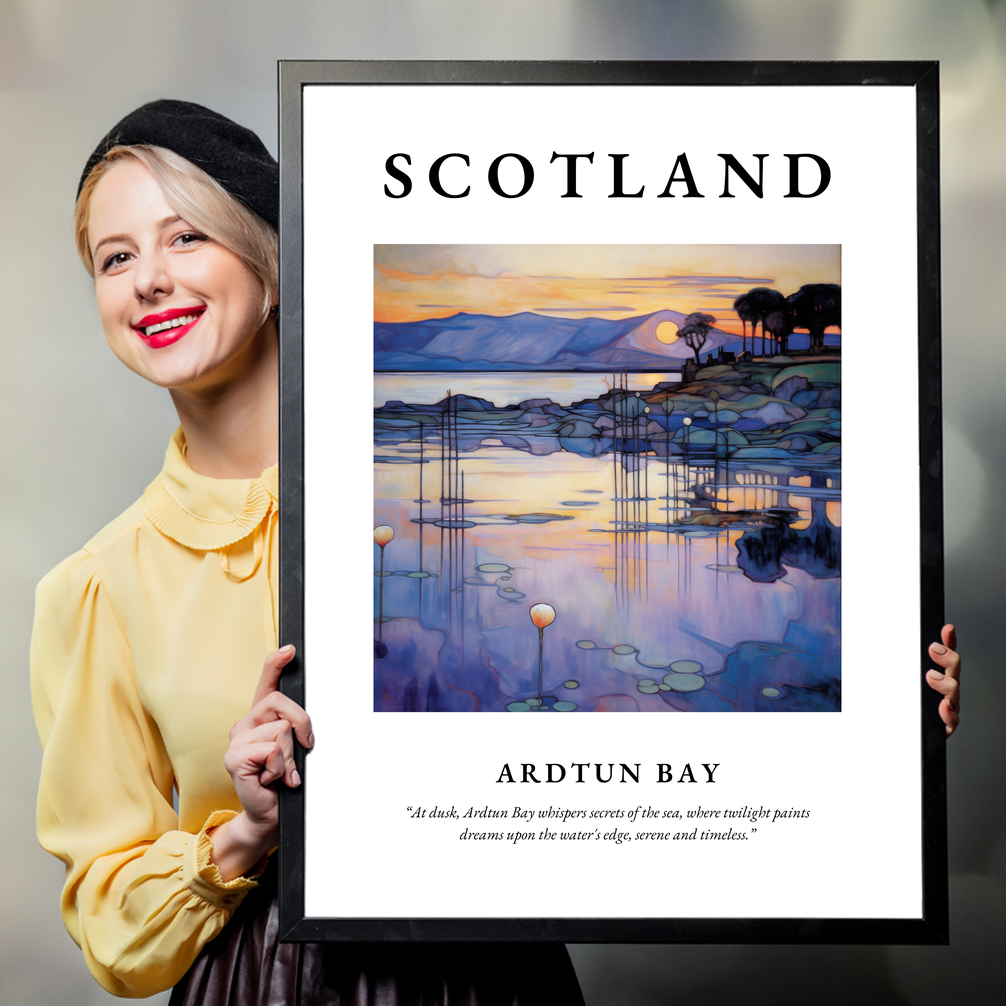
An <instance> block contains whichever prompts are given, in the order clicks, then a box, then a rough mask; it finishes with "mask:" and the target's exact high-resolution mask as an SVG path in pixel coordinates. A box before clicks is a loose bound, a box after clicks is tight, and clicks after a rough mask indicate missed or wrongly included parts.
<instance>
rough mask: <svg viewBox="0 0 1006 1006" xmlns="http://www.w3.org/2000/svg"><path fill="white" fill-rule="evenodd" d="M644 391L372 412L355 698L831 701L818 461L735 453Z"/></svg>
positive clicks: (830, 622) (830, 584)
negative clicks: (363, 619) (367, 652)
mask: <svg viewBox="0 0 1006 1006" xmlns="http://www.w3.org/2000/svg"><path fill="white" fill-rule="evenodd" d="M653 399H654V396H652V395H647V394H646V393H645V392H644V393H640V394H637V393H636V392H635V391H631V390H630V389H629V388H628V387H621V386H620V385H619V381H618V379H617V378H616V380H615V381H614V382H613V386H612V388H611V389H610V391H609V392H608V393H607V396H606V398H605V401H604V403H603V404H604V405H605V406H607V407H605V408H602V409H593V408H589V407H587V408H579V409H577V408H571V407H569V406H554V403H539V404H534V405H527V403H526V402H525V403H522V405H524V406H525V407H524V408H522V409H510V410H499V409H495V408H494V407H491V408H487V407H486V404H483V403H480V400H476V399H471V398H468V397H467V396H462V395H453V394H452V395H447V396H445V398H444V400H443V401H442V402H439V403H436V405H432V406H424V407H415V406H410V407H407V408H402V409H399V410H390V411H381V412H380V413H379V421H378V422H377V423H376V429H375V459H376V464H375V524H381V525H389V526H391V527H393V528H395V531H396V537H395V539H394V542H393V543H392V544H391V545H389V546H388V555H387V564H386V566H385V571H386V573H387V575H386V576H385V577H383V578H380V585H381V586H383V613H384V618H385V621H384V622H381V623H379V632H380V637H381V641H382V643H383V645H384V646H386V647H387V654H386V656H385V657H384V658H383V659H381V660H378V661H375V679H374V702H375V708H376V709H379V710H403V711H421V710H429V711H452V710H456V711H475V710H479V711H505V710H507V709H510V710H511V711H549V712H551V711H620V710H652V711H701V710H710V711H714V710H715V711H723V710H743V711H751V710H780V709H789V710H817V709H837V708H839V705H840V638H841V632H840V575H839V574H840V557H841V547H840V538H841V531H840V527H839V525H840V523H841V518H840V506H841V503H840V498H841V490H840V485H841V480H840V471H839V468H838V463H837V457H836V456H831V457H828V456H825V455H823V454H818V455H816V456H814V455H811V454H809V453H806V454H798V453H796V452H789V451H787V450H786V449H781V450H780V449H776V448H770V449H767V450H761V451H760V454H761V455H762V456H761V457H747V458H745V457H743V456H741V457H739V456H738V454H739V453H740V451H739V447H738V444H737V443H736V441H732V440H731V437H730V434H731V433H734V434H735V436H736V435H737V434H736V432H735V430H732V429H723V428H721V427H720V425H719V422H718V420H717V417H713V418H712V420H711V421H710V422H704V421H703V419H704V417H702V416H698V417H696V416H694V415H690V416H689V417H688V418H692V420H693V421H692V423H691V424H685V423H684V422H683V419H684V418H685V417H684V416H680V417H679V416H675V415H674V414H673V411H671V410H667V411H665V410H664V409H662V408H660V402H659V401H656V400H653ZM488 405H490V406H491V403H488ZM550 405H552V406H553V408H552V410H551V411H550V410H549V406H550ZM424 410H425V411H424ZM697 411H699V410H697ZM514 412H516V413H517V415H510V414H509V413H514ZM538 417H542V418H543V419H544V421H543V422H537V423H536V420H537V419H538ZM386 419H388V420H391V421H390V422H387V423H385V420H386ZM588 420H593V422H588ZM577 423H579V424H581V425H580V426H579V427H578V426H577V425H576V424H577ZM585 428H590V430H591V433H590V434H589V435H584V434H585ZM588 441H589V442H588ZM766 455H767V456H766ZM781 455H786V456H785V457H783V456H781ZM424 493H425V496H424ZM377 559H378V557H377V556H376V555H375V568H376V566H377ZM541 598H548V599H549V603H550V604H551V605H552V606H553V607H554V609H555V611H556V613H557V617H556V619H555V622H554V623H553V624H552V625H550V627H549V629H548V632H547V633H545V638H544V643H543V646H544V651H543V653H544V659H543V661H542V665H541V667H542V670H541V674H542V678H541V683H540V686H539V649H538V647H539V633H538V631H537V630H536V629H535V626H534V625H533V624H531V622H530V621H529V618H528V612H529V608H530V606H531V603H532V602H535V601H537V600H539V599H541ZM381 603H382V597H381V594H380V591H379V589H378V584H377V581H376V578H375V613H376V612H377V611H378V605H379V604H381ZM375 635H377V633H375ZM574 700H575V701H574Z"/></svg>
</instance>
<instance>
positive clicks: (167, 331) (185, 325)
mask: <svg viewBox="0 0 1006 1006" xmlns="http://www.w3.org/2000/svg"><path fill="white" fill-rule="evenodd" d="M205 310H206V308H205V306H196V307H177V308H172V309H171V310H169V311H161V312H160V313H159V314H148V315H146V316H145V317H143V318H141V319H140V320H139V321H138V322H137V323H136V324H135V325H133V331H134V332H136V334H137V335H138V336H140V338H141V339H143V340H144V341H145V342H146V344H147V345H148V346H150V348H151V349H161V348H162V347H164V346H170V345H171V344H172V343H174V342H178V340H179V339H181V338H183V337H184V336H185V335H187V334H188V333H189V332H191V331H192V328H193V326H194V325H195V323H196V322H197V321H199V318H200V317H201V316H202V313H203V311H205Z"/></svg>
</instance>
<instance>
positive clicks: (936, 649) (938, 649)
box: [929, 643, 947, 653]
mask: <svg viewBox="0 0 1006 1006" xmlns="http://www.w3.org/2000/svg"><path fill="white" fill-rule="evenodd" d="M929 649H931V650H932V651H933V653H946V652H947V648H946V647H945V646H944V645H943V644H942V643H933V645H932V646H930V647H929Z"/></svg>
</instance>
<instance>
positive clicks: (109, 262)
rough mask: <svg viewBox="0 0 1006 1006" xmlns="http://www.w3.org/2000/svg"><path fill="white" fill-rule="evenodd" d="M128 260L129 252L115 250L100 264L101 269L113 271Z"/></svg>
mask: <svg viewBox="0 0 1006 1006" xmlns="http://www.w3.org/2000/svg"><path fill="white" fill-rule="evenodd" d="M128 261H129V252H116V253H115V254H114V255H109V256H108V258H107V259H105V261H104V263H103V264H102V267H101V271H102V272H109V271H114V270H115V269H117V268H118V267H119V266H121V265H125V264H126V263H127V262H128Z"/></svg>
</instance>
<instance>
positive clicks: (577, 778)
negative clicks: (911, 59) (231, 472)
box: [280, 63, 947, 943]
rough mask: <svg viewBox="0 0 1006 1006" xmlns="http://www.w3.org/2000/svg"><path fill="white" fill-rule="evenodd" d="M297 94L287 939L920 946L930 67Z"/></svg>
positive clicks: (694, 72)
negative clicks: (297, 744)
mask: <svg viewBox="0 0 1006 1006" xmlns="http://www.w3.org/2000/svg"><path fill="white" fill-rule="evenodd" d="M280 89H281V123H280V126H281V129H280V133H281V141H280V150H281V166H282V221H283V223H282V228H281V242H282V245H281V248H282V269H281V283H282V291H281V312H282V313H281V333H282V334H281V338H282V347H283V348H282V353H283V359H282V466H281V472H282V481H281V487H282V488H281V492H282V507H283V522H282V562H283V577H282V599H281V611H282V616H281V621H282V626H281V636H282V639H283V641H291V642H295V643H296V644H297V646H298V660H297V662H296V665H295V666H294V669H293V672H292V673H291V674H289V675H288V676H287V679H286V685H285V687H286V689H287V691H288V693H289V694H291V695H293V696H294V697H295V698H297V699H298V700H299V701H303V702H304V703H305V704H306V707H307V709H308V711H309V712H310V713H311V716H312V718H313V721H314V727H315V734H316V736H317V738H318V743H317V746H316V748H315V749H314V750H313V751H312V752H311V754H310V756H309V757H307V758H306V759H305V758H303V757H301V765H302V769H301V772H302V776H303V777H304V779H305V785H304V788H303V789H302V790H299V791H297V792H294V793H284V794H283V802H282V844H281V849H282V856H281V882H282V895H281V906H282V922H283V927H284V931H285V932H286V933H287V938H288V939H294V940H298V939H312V940H313V939H421V940H471V939H474V940H487V939H492V940H511V939H512V940H528V939H548V940H563V941H571V942H585V941H618V942H623V941H624V942H647V941H684V942H700V941H733V942H773V941H774V942H797V941H809V942H882V943H893V942H920V943H921V942H941V941H945V939H946V937H947V889H946V848H945V804H944V752H943V728H942V724H941V723H940V721H939V719H938V716H937V713H936V706H937V700H938V696H936V695H935V694H930V693H929V690H928V689H927V688H926V687H925V684H924V678H923V675H924V671H925V669H926V667H927V666H928V664H927V663H926V662H925V660H926V656H925V655H926V647H927V644H928V642H929V641H931V640H935V639H937V638H938V631H939V627H940V625H941V624H942V544H941V543H942V530H941V528H942V514H941V482H940V409H939V387H940V385H939V306H940V305H939V228H938V220H939V217H938V133H937V121H938V119H937V116H938V74H937V68H936V66H935V65H934V64H928V63H927V64H920V63H883V64H881V63H869V64H867V63H847V64H843V63H832V64H744V63H695V64H688V63H685V64H674V63H641V64H636V63H633V64H625V63H589V64H587V63H582V64H581V63H282V64H281V69H280ZM371 630H372V631H371ZM368 633H369V635H368ZM602 713H603V714H604V715H601V714H602ZM518 714H519V715H518ZM544 714H547V715H544Z"/></svg>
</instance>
